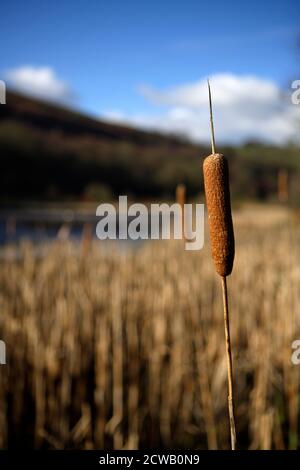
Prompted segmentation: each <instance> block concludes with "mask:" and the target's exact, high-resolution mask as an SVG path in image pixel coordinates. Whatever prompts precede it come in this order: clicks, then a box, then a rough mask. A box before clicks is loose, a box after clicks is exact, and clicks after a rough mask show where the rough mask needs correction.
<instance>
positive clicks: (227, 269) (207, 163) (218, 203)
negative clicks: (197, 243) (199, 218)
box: [203, 82, 236, 450]
mask: <svg viewBox="0 0 300 470" xmlns="http://www.w3.org/2000/svg"><path fill="white" fill-rule="evenodd" d="M208 91H209V108H210V122H211V143H212V155H210V156H209V157H207V158H206V159H205V160H204V164H203V173H204V187H205V196H206V204H207V211H208V219H209V228H210V240H211V251H212V257H213V260H214V263H215V267H216V271H217V273H218V274H219V275H220V276H221V278H222V292H223V307H224V326H225V342H226V358H227V371H228V411H229V421H230V432H231V448H232V450H235V448H236V430H235V419H234V399H233V371H232V353H231V341H230V325H229V308H228V293H227V282H226V277H227V276H228V275H229V274H231V271H232V267H233V260H234V233H233V224H232V216H231V204H230V190H229V175H228V164H227V160H226V159H225V157H224V155H221V154H219V153H216V152H215V135H214V123H213V114H212V101H211V90H210V84H209V82H208Z"/></svg>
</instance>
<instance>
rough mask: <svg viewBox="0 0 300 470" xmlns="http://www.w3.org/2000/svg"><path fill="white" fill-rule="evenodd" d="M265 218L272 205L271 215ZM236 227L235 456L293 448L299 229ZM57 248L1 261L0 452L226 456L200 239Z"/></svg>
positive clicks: (220, 363) (217, 349)
mask: <svg viewBox="0 0 300 470" xmlns="http://www.w3.org/2000/svg"><path fill="white" fill-rule="evenodd" d="M268 210H269V211H270V210H272V209H270V208H269V209H268ZM237 225H238V226H237V228H236V241H237V244H236V254H237V256H236V264H235V270H234V272H233V274H232V276H231V277H230V280H229V284H230V294H231V295H230V304H231V313H232V316H231V337H232V342H233V350H234V352H238V354H236V355H235V356H234V367H235V371H236V375H235V377H236V381H237V382H236V383H235V388H236V390H237V402H236V410H235V412H236V418H237V426H238V427H237V432H238V434H239V448H251V449H270V448H275V449H282V448H295V447H297V446H298V422H299V416H300V413H299V403H298V401H299V400H298V398H299V391H300V388H299V378H300V376H299V373H300V366H298V367H297V366H294V365H292V364H291V361H290V358H291V353H292V350H291V343H292V341H293V340H295V339H299V338H300V309H299V305H300V302H299V301H300V298H299V297H300V289H299V286H300V267H299V266H300V264H299V260H300V230H299V227H298V226H295V225H293V223H292V221H288V222H287V221H285V222H284V223H281V222H280V221H278V220H276V224H275V225H272V224H271V223H269V224H268V226H263V224H261V225H259V226H257V227H254V226H248V225H247V224H246V223H245V222H243V223H239V224H237ZM106 247H107V245H106V244H104V245H103V249H102V250H101V243H97V242H96V243H94V244H93V246H92V249H91V250H90V251H88V253H87V255H86V256H85V257H84V258H82V257H80V256H74V251H75V253H76V252H77V251H79V249H77V247H76V246H75V245H74V244H72V243H67V242H59V243H57V244H54V245H52V246H50V247H49V249H47V253H46V255H45V256H44V257H42V258H37V257H35V256H34V253H33V247H32V246H31V245H30V244H24V245H23V246H22V253H21V254H22V256H21V258H20V259H19V260H9V259H6V260H2V264H1V270H0V312H1V314H0V338H1V339H3V340H4V341H5V342H6V346H7V362H8V364H7V365H5V366H0V404H1V406H0V447H1V448H7V447H11V448H14V447H17V446H23V447H35V448H43V447H50V448H103V447H105V448H113V447H114V448H137V447H140V448H142V447H148V448H149V447H158V446H161V447H166V448H168V447H173V448H174V447H176V446H177V447H182V448H184V447H185V448H211V449H212V448H228V441H229V429H228V425H227V402H226V394H225V393H224V390H226V387H227V385H226V380H227V377H226V359H225V357H224V338H223V335H224V332H223V317H222V315H221V314H220V302H221V294H220V291H219V288H218V287H219V284H218V279H216V276H215V274H214V270H213V266H212V263H211V259H210V248H209V243H206V244H205V249H204V250H203V251H200V252H186V251H184V250H183V246H182V243H179V242H176V241H170V242H151V243H150V242H149V244H146V245H145V246H144V247H142V248H140V249H138V250H136V251H134V252H128V253H122V254H120V252H118V251H114V250H107V248H106Z"/></svg>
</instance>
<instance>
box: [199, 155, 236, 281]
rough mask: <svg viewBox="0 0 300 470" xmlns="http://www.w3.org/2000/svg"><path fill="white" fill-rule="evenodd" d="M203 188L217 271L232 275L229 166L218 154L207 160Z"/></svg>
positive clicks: (232, 252) (204, 164) (232, 255)
mask: <svg viewBox="0 0 300 470" xmlns="http://www.w3.org/2000/svg"><path fill="white" fill-rule="evenodd" d="M203 173H204V187H205V195H206V204H207V211H208V220H209V229H210V241H211V251H212V257H213V260H214V263H215V267H216V271H217V273H218V274H220V276H222V277H225V276H228V275H229V274H231V271H232V267H233V260H234V233H233V224H232V217H231V205H230V190H229V174H228V164H227V160H226V158H225V157H224V155H222V154H220V153H215V154H213V155H210V156H209V157H207V158H206V159H205V160H204V163H203Z"/></svg>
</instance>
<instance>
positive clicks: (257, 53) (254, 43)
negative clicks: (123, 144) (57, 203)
mask: <svg viewBox="0 0 300 470" xmlns="http://www.w3.org/2000/svg"><path fill="white" fill-rule="evenodd" d="M299 10H300V7H299V1H298V0H285V1H278V0H273V1H271V0H267V1H264V2H262V1H258V0H254V1H251V2H247V3H246V2H241V1H227V2H224V1H220V0H215V1H214V2H207V1H205V2H204V1H200V0H198V1H194V0H186V1H180V2H179V1H177V2H176V1H174V0H173V1H170V0H164V1H157V0H154V1H151V2H150V1H149V2H143V1H136V0H133V1H126V0H123V1H120V0H119V1H116V0H111V1H107V2H104V1H101V0H100V1H87V2H84V1H82V0H76V1H72V2H71V1H61V2H46V1H43V2H42V1H32V0H28V1H26V2H22V3H21V2H19V1H18V2H16V1H10V2H6V3H5V4H4V5H2V7H1V18H0V38H1V41H0V54H1V59H2V60H1V78H3V79H5V80H6V81H8V82H9V84H10V85H11V86H15V87H16V88H20V89H22V83H23V82H22V80H23V81H24V76H25V82H26V77H27V83H25V85H26V86H27V89H26V87H25V88H24V89H25V91H28V90H29V91H30V92H32V93H33V94H39V90H40V94H41V95H43V94H44V96H45V97H46V98H47V89H46V88H47V83H48V82H47V80H48V81H49V82H50V81H51V80H54V81H55V80H56V85H59V84H61V85H62V87H61V88H59V86H58V88H55V87H54V88H53V89H52V96H51V90H50V91H49V98H51V97H52V98H53V97H54V98H55V96H54V95H55V93H57V90H58V96H57V98H58V100H61V101H64V99H65V101H69V102H71V103H72V105H73V106H75V107H80V108H82V109H83V110H85V111H87V112H88V113H92V114H94V115H96V116H99V115H103V116H106V117H110V118H112V119H120V120H124V121H127V122H131V123H133V124H134V125H139V123H141V125H145V126H146V127H147V126H148V127H151V122H152V125H153V126H154V127H155V126H157V127H159V126H160V124H159V122H161V121H162V120H163V118H164V113H169V112H170V111H172V110H173V111H174V109H175V111H176V109H178V103H177V102H176V100H175V101H174V102H173V103H171V104H170V103H165V102H164V99H160V100H157V99H155V98H154V99H153V91H155V92H159V93H164V92H168V90H172V89H173V90H174V89H177V88H178V87H179V88H180V87H182V86H186V85H193V84H196V83H198V82H199V81H200V80H204V79H205V77H207V76H210V77H214V76H217V77H218V76H231V77H241V78H243V77H245V76H247V77H248V76H251V77H252V78H255V79H257V80H258V81H262V82H263V81H264V80H265V81H267V82H268V83H269V84H270V83H272V84H274V85H275V86H277V87H278V88H280V87H287V86H288V84H289V82H290V81H291V80H293V79H297V78H299V77H298V76H297V74H298V75H299V72H300V65H299V58H300V52H299V53H298V54H297V51H296V37H297V33H298V34H299V33H300V26H299V16H300V15H299V13H300V11H299ZM26 67H27V69H26V70H27V72H28V69H29V72H28V73H29V75H30V76H29V78H28V73H27V75H26V74H24V73H23V75H22V74H21V75H17V71H20V70H21V71H22V68H23V72H24V68H26ZM46 68H47V70H48V78H47V77H44V81H43V80H42V81H43V83H44V85H45V90H43V87H42V84H41V87H40V88H39V86H37V87H36V84H37V82H36V81H35V80H34V78H35V77H34V76H33V75H34V73H35V71H37V72H38V71H39V70H42V69H46ZM49 73H50V75H49ZM31 79H32V89H30V86H31V84H30V83H29V82H30V80H31ZM38 79H39V77H37V80H38ZM258 83H259V82H258ZM50 85H51V84H50ZM35 87H36V90H35V89H34V88H35ZM148 88H150V89H151V90H150V93H149V90H148ZM145 89H146V92H145ZM193 89H194V90H195V88H192V90H193ZM55 90H56V91H55ZM147 90H148V91H147ZM151 93H152V94H151ZM64 95H65V96H64ZM217 104H218V102H217V103H216V105H217ZM183 107H184V108H187V106H185V104H184V103H183ZM180 109H181V110H182V109H183V108H182V105H181V108H180ZM173 114H174V113H173ZM175 114H176V113H175ZM182 116H183V115H182ZM169 128H170V129H169ZM169 128H167V129H166V130H172V126H171V125H170V126H169ZM175 130H177V128H175ZM179 130H180V126H179ZM199 137H201V136H199Z"/></svg>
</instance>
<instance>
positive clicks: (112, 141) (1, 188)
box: [0, 92, 300, 204]
mask: <svg viewBox="0 0 300 470" xmlns="http://www.w3.org/2000/svg"><path fill="white" fill-rule="evenodd" d="M220 150H222V151H224V152H225V153H226V155H227V156H228V158H229V159H230V168H231V179H232V194H233V197H234V198H238V199H240V198H259V199H265V198H272V197H274V194H276V185H277V174H278V171H279V170H280V169H281V168H286V169H287V170H288V171H289V175H290V185H291V191H292V193H293V197H294V199H295V200H297V199H298V192H299V190H297V188H298V187H299V185H298V167H299V156H300V152H299V149H298V148H294V147H291V146H289V147H286V148H285V149H278V148H275V147H270V146H263V145H260V144H258V143H251V144H247V145H244V146H243V147H241V148H233V147H227V148H224V149H220ZM208 153H209V149H208V148H206V147H205V146H196V145H194V144H192V143H190V142H188V141H187V140H184V139H182V138H179V137H175V136H163V135H160V134H159V133H155V132H144V131H141V130H137V129H133V128H130V127H126V126H121V125H116V124H110V123H106V122H103V121H100V120H99V121H98V120H96V119H94V118H92V117H89V116H85V115H83V114H81V113H79V112H75V111H73V110H70V109H64V108H62V107H59V106H56V105H52V104H48V103H45V102H42V101H38V100H36V99H32V98H28V97H24V96H21V95H18V94H16V93H12V92H8V95H7V104H6V105H2V106H0V202H1V203H2V204H15V203H20V202H23V203H24V202H26V201H27V202H28V201H34V200H35V201H37V200H38V201H63V200H71V199H72V200H80V201H82V200H97V201H101V200H105V199H111V198H113V197H116V196H118V195H119V194H128V195H129V196H132V197H134V198H157V197H159V198H170V197H173V195H174V190H175V187H176V185H177V184H178V183H180V182H183V183H185V184H186V185H187V188H188V194H189V196H196V195H197V194H198V193H199V192H200V191H201V189H202V169H201V164H202V158H203V157H204V156H205V155H207V154H208Z"/></svg>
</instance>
